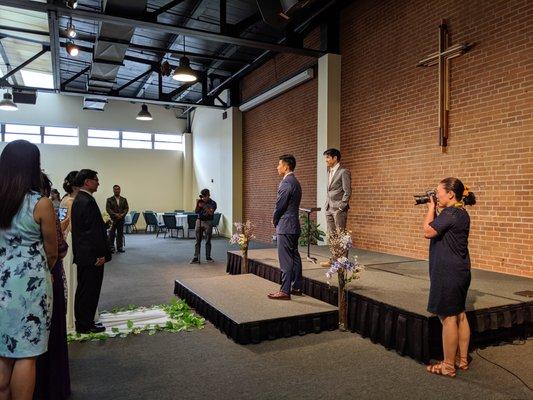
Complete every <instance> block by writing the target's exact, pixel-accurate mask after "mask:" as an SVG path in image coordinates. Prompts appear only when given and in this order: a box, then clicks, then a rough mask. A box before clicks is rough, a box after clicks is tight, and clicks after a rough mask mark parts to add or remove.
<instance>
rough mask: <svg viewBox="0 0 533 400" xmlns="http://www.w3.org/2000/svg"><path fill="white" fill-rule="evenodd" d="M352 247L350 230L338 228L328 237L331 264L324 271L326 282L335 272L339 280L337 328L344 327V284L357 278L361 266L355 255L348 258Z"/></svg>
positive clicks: (345, 317) (345, 314) (345, 304)
mask: <svg viewBox="0 0 533 400" xmlns="http://www.w3.org/2000/svg"><path fill="white" fill-rule="evenodd" d="M352 247H353V242H352V236H351V234H350V231H346V230H338V231H337V232H334V233H332V234H331V235H330V237H329V250H330V252H331V266H330V268H329V270H328V271H327V272H326V277H327V278H328V284H329V283H330V279H331V278H332V277H333V276H334V275H335V274H336V275H337V277H338V280H339V299H338V303H339V328H340V329H341V330H345V329H346V323H347V313H346V312H347V302H346V284H347V283H350V282H351V281H352V280H354V279H359V277H360V274H361V271H362V270H363V266H362V265H361V264H359V262H358V260H357V256H355V257H353V258H352V259H350V257H349V256H348V252H349V251H350V249H351V248H352Z"/></svg>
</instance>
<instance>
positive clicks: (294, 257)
mask: <svg viewBox="0 0 533 400" xmlns="http://www.w3.org/2000/svg"><path fill="white" fill-rule="evenodd" d="M299 238H300V235H280V234H278V240H277V242H278V259H279V266H280V268H281V291H282V292H284V293H287V294H289V293H290V292H291V288H292V289H296V290H301V289H302V259H301V258H300V253H299V252H298V239H299Z"/></svg>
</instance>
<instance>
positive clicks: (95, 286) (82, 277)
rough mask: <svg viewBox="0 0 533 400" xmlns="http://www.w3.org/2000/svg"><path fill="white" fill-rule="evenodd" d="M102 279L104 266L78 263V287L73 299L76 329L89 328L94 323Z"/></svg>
mask: <svg viewBox="0 0 533 400" xmlns="http://www.w3.org/2000/svg"><path fill="white" fill-rule="evenodd" d="M103 279H104V266H100V267H97V266H96V265H78V287H77V288H76V297H75V299H74V317H75V318H76V330H85V329H90V328H91V327H92V326H93V325H94V315H95V313H96V308H97V307H98V300H99V298H100V289H102V281H103Z"/></svg>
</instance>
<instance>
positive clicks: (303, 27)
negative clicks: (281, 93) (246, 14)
mask: <svg viewBox="0 0 533 400" xmlns="http://www.w3.org/2000/svg"><path fill="white" fill-rule="evenodd" d="M339 3H341V1H340V0H330V1H329V2H328V3H326V4H324V5H323V6H322V7H320V8H319V9H317V10H316V11H314V12H313V13H312V14H311V15H309V16H308V17H307V18H306V19H305V20H304V21H303V22H302V23H300V24H299V25H298V26H297V27H296V28H294V32H295V33H298V34H305V33H306V32H307V31H308V29H309V28H310V27H312V26H313V24H314V23H316V21H317V20H318V18H319V17H320V16H321V15H323V14H324V13H326V12H329V10H330V9H334V7H335V6H339ZM286 40H287V37H284V38H283V39H281V40H280V41H279V42H278V43H284V42H285V41H286ZM274 55H275V54H274V52H272V51H270V50H267V51H264V52H263V53H262V54H261V55H260V56H259V57H257V58H256V59H255V60H254V61H253V62H251V63H250V64H248V65H246V66H244V67H243V68H241V69H240V70H239V71H237V72H235V73H234V74H233V75H232V76H230V77H229V78H227V79H226V80H225V81H223V82H221V83H220V84H219V85H218V86H217V87H216V88H214V89H212V90H211V91H210V92H209V93H208V94H207V95H208V96H210V97H216V96H218V95H219V94H220V93H221V92H222V91H223V90H225V89H228V88H230V87H231V86H232V85H234V84H235V83H237V82H238V81H239V80H240V79H242V78H243V77H244V76H246V75H248V74H249V73H250V72H252V71H253V70H255V69H256V68H258V67H259V66H260V65H262V64H263V63H265V62H266V61H267V60H269V59H270V58H272V57H273V56H274ZM193 109H194V107H189V108H188V109H186V110H185V111H184V112H183V114H187V113H189V112H190V111H191V110H193ZM183 114H182V115H183Z"/></svg>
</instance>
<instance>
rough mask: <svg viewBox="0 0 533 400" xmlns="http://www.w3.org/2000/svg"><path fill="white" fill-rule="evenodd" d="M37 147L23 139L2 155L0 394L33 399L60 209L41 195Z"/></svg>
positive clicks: (46, 321) (49, 311) (49, 300)
mask: <svg viewBox="0 0 533 400" xmlns="http://www.w3.org/2000/svg"><path fill="white" fill-rule="evenodd" d="M40 186H41V157H40V153H39V149H38V148H37V146H35V145H34V144H31V143H30V142H27V141H25V140H16V141H14V142H11V143H9V144H8V145H7V146H6V147H5V148H4V150H3V151H2V154H1V155H0V399H10V398H16V399H23V400H26V399H28V400H29V399H31V398H32V395H33V389H34V385H35V362H36V357H37V356H38V355H40V354H43V353H45V352H46V351H47V348H48V335H49V329H50V319H51V315H52V280H51V274H50V268H51V267H52V266H53V265H55V263H56V260H57V248H58V245H57V235H56V213H55V211H54V207H53V205H52V202H51V200H50V199H48V198H45V197H42V196H41V194H40Z"/></svg>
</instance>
